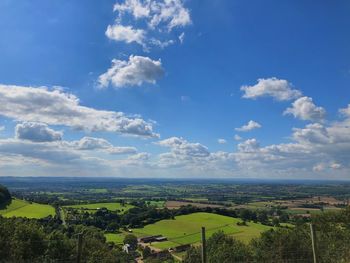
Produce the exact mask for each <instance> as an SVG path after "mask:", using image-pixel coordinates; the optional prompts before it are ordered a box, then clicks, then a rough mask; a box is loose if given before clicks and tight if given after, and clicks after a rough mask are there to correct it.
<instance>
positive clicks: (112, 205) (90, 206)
mask: <svg viewBox="0 0 350 263" xmlns="http://www.w3.org/2000/svg"><path fill="white" fill-rule="evenodd" d="M64 207H71V208H75V209H87V210H97V209H99V208H103V207H104V208H107V209H108V210H110V211H118V210H119V211H121V212H122V213H123V212H126V211H127V210H129V209H130V208H133V207H134V206H132V205H129V204H125V205H122V204H121V203H94V204H79V205H69V206H64Z"/></svg>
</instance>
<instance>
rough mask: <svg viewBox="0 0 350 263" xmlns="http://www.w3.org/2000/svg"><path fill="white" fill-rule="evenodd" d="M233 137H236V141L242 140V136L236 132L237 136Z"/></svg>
mask: <svg viewBox="0 0 350 263" xmlns="http://www.w3.org/2000/svg"><path fill="white" fill-rule="evenodd" d="M233 139H235V141H240V140H242V137H241V136H239V135H238V134H235V136H234V137H233Z"/></svg>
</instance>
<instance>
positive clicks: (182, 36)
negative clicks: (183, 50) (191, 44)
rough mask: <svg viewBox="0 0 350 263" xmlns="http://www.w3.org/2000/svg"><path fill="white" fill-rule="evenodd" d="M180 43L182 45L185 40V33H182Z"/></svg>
mask: <svg viewBox="0 0 350 263" xmlns="http://www.w3.org/2000/svg"><path fill="white" fill-rule="evenodd" d="M179 40H180V43H181V44H182V43H183V42H184V40H185V32H182V33H181V34H180V36H179Z"/></svg>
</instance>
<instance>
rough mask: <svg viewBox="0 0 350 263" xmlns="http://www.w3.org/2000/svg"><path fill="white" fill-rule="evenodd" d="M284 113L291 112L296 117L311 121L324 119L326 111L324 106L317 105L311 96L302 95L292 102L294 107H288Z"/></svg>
mask: <svg viewBox="0 0 350 263" xmlns="http://www.w3.org/2000/svg"><path fill="white" fill-rule="evenodd" d="M283 114H284V115H287V114H291V115H293V116H294V117H295V118H299V119H301V120H310V121H322V120H323V119H324V117H325V115H326V111H325V109H324V108H322V107H317V106H316V105H315V104H314V103H313V101H312V98H310V97H301V98H299V99H297V100H296V101H294V102H293V103H292V107H290V108H287V109H286V110H285V111H284V113H283Z"/></svg>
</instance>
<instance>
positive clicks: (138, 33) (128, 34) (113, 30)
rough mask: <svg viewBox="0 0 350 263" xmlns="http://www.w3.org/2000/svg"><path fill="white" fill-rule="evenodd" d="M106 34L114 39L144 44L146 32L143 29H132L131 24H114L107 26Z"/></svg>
mask: <svg viewBox="0 0 350 263" xmlns="http://www.w3.org/2000/svg"><path fill="white" fill-rule="evenodd" d="M106 36H107V37H108V38H109V39H112V40H115V41H122V42H126V43H132V42H135V43H138V44H140V45H142V46H144V45H145V37H146V32H145V30H143V29H134V28H133V27H132V26H122V25H119V24H115V25H109V26H108V27H107V30H106Z"/></svg>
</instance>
